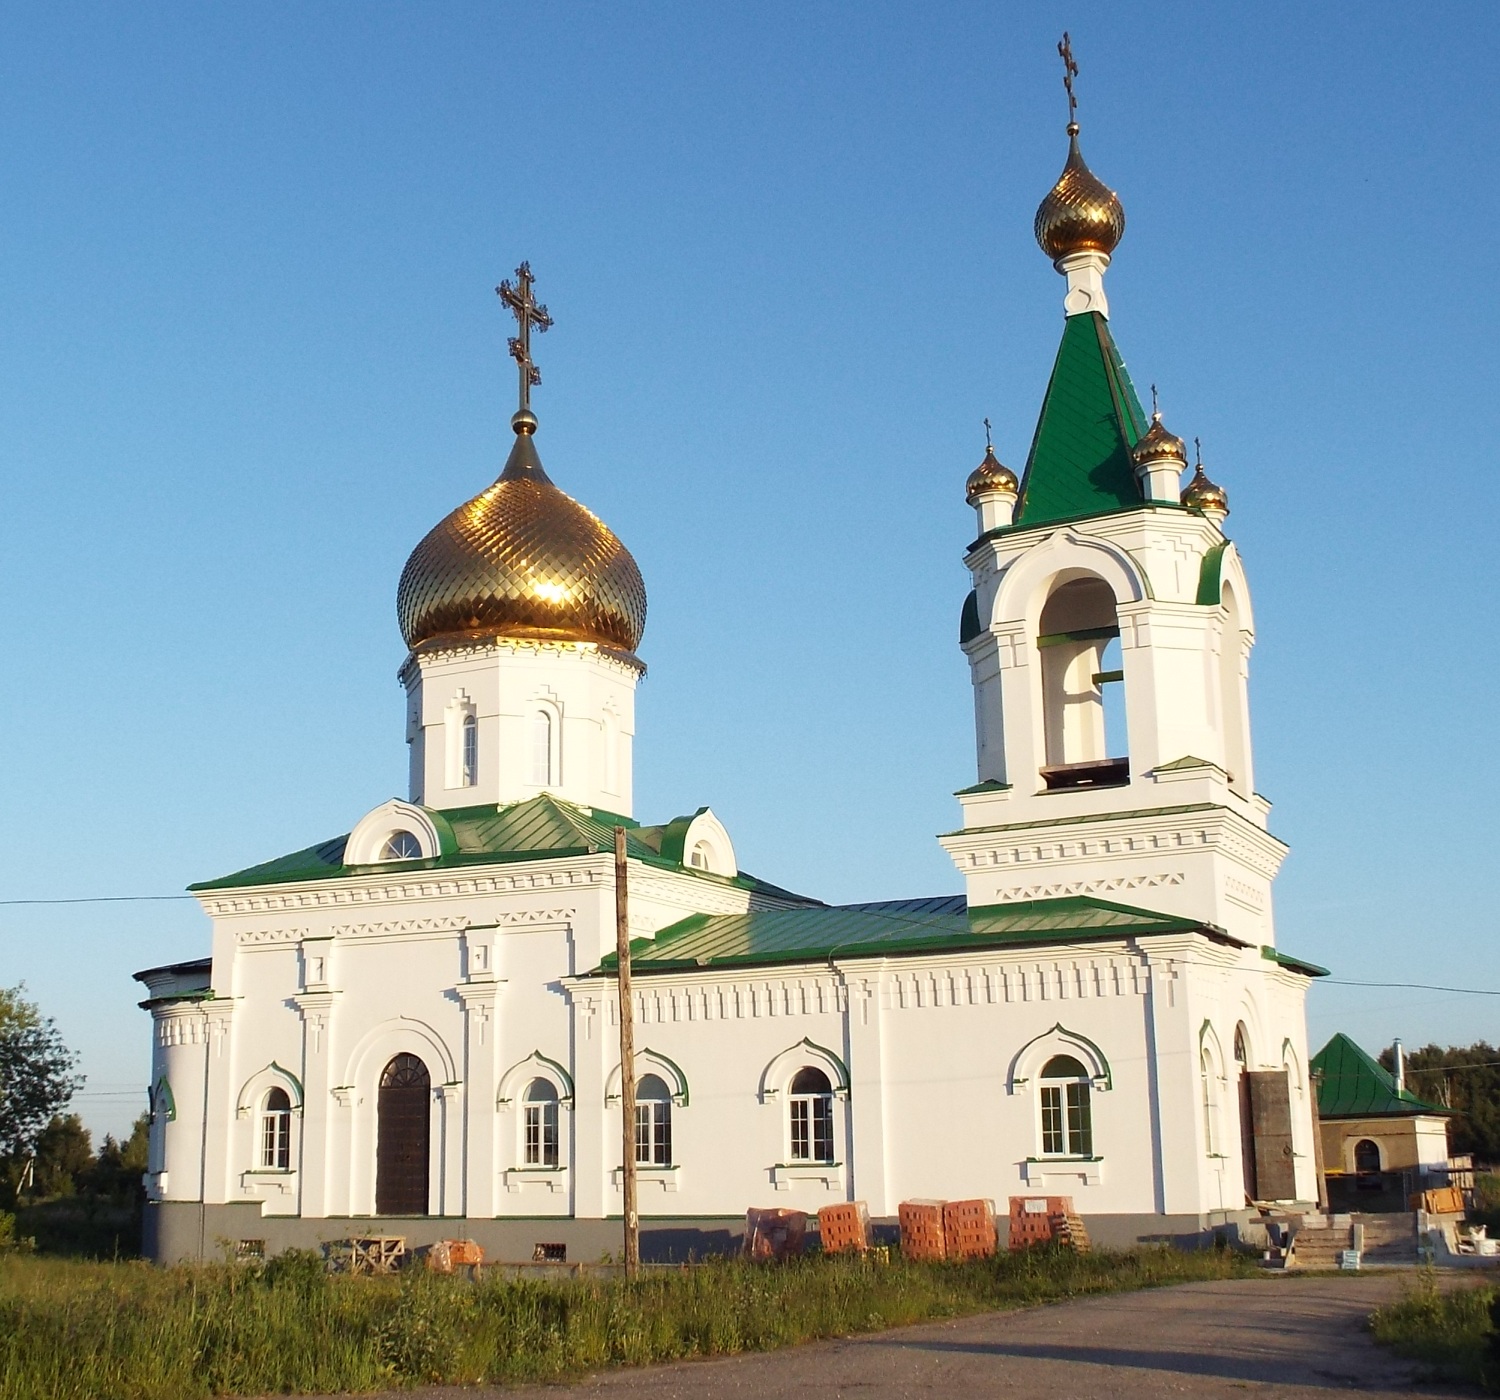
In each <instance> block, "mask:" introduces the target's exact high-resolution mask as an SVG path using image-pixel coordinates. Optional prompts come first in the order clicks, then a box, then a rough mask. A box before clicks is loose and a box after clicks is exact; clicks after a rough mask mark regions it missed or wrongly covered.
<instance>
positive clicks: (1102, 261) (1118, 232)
mask: <svg viewBox="0 0 1500 1400" xmlns="http://www.w3.org/2000/svg"><path fill="white" fill-rule="evenodd" d="M1057 51H1058V53H1059V54H1061V55H1062V60H1063V86H1064V87H1065V88H1066V89H1067V92H1068V159H1067V161H1066V162H1065V163H1064V164H1063V170H1062V174H1061V175H1059V176H1058V177H1057V183H1056V184H1055V185H1053V186H1052V188H1051V189H1050V190H1048V192H1047V197H1046V198H1045V199H1044V200H1042V202H1041V204H1040V205H1039V206H1038V208H1037V211H1036V224H1035V229H1036V241H1037V243H1038V244H1039V245H1040V247H1041V250H1042V252H1044V253H1045V254H1046V255H1047V256H1048V257H1049V258H1051V259H1052V265H1053V266H1054V267H1055V268H1056V269H1057V270H1058V271H1059V272H1061V273H1063V274H1064V275H1065V276H1066V277H1067V279H1068V294H1067V298H1066V300H1065V301H1064V304H1063V305H1064V309H1065V310H1066V311H1067V314H1068V315H1069V316H1077V315H1080V314H1082V313H1084V312H1088V311H1093V312H1097V313H1098V314H1099V315H1101V316H1106V317H1107V316H1108V315H1109V303H1108V301H1107V300H1106V299H1105V296H1104V269H1105V268H1107V267H1108V266H1109V260H1110V257H1111V255H1112V254H1113V253H1114V251H1115V248H1116V247H1117V246H1118V244H1119V242H1120V239H1121V238H1122V237H1123V236H1124V233H1125V208H1124V206H1123V205H1122V204H1121V203H1120V197H1119V195H1117V194H1116V193H1115V192H1114V191H1113V190H1112V189H1110V188H1109V186H1108V185H1106V184H1105V183H1104V182H1103V181H1102V180H1101V179H1099V177H1098V176H1097V175H1095V174H1094V172H1093V171H1092V170H1090V169H1089V168H1088V165H1087V164H1086V163H1085V162H1084V159H1083V152H1082V151H1081V150H1079V148H1078V120H1077V115H1078V101H1077V98H1076V97H1075V96H1074V94H1073V79H1074V78H1075V77H1077V75H1078V65H1077V64H1076V63H1075V62H1074V61H1073V47H1072V43H1071V41H1070V40H1069V38H1068V36H1067V35H1066V34H1064V35H1063V38H1062V43H1060V44H1059V45H1058V46H1057Z"/></svg>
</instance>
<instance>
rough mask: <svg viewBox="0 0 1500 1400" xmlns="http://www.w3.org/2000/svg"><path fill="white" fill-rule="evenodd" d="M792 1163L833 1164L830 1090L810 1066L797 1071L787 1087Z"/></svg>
mask: <svg viewBox="0 0 1500 1400" xmlns="http://www.w3.org/2000/svg"><path fill="white" fill-rule="evenodd" d="M787 1110H788V1114H789V1122H788V1127H789V1129H790V1141H791V1160H792V1161H794V1162H832V1161H833V1086H832V1085H831V1084H830V1083H829V1082H828V1076H827V1075H826V1074H824V1073H823V1071H822V1070H820V1069H814V1068H812V1067H811V1066H810V1065H809V1066H808V1067H807V1068H806V1069H799V1070H798V1071H797V1073H796V1074H794V1075H793V1076H792V1082H791V1084H790V1085H788V1087H787Z"/></svg>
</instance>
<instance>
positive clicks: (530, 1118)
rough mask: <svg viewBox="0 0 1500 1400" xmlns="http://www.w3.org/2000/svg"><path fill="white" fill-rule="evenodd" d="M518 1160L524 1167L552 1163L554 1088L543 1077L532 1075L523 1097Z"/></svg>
mask: <svg viewBox="0 0 1500 1400" xmlns="http://www.w3.org/2000/svg"><path fill="white" fill-rule="evenodd" d="M523 1106H524V1108H525V1114H524V1124H523V1128H522V1132H523V1134H524V1138H525V1140H524V1142H523V1143H522V1151H521V1163H522V1165H523V1166H527V1167H555V1166H556V1165H557V1161H558V1151H557V1090H556V1089H555V1088H553V1086H552V1084H551V1082H550V1081H549V1080H546V1079H533V1080H532V1081H531V1083H530V1084H528V1085H527V1086H526V1094H525V1097H524V1105H523Z"/></svg>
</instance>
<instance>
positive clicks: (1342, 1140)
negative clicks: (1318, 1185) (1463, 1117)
mask: <svg viewBox="0 0 1500 1400" xmlns="http://www.w3.org/2000/svg"><path fill="white" fill-rule="evenodd" d="M1312 1072H1313V1081H1314V1083H1316V1084H1317V1086H1318V1117H1319V1120H1320V1126H1319V1132H1320V1135H1321V1142H1322V1148H1323V1170H1324V1173H1325V1175H1326V1177H1327V1181H1328V1196H1329V1204H1330V1206H1331V1207H1332V1208H1333V1209H1335V1210H1338V1209H1341V1208H1342V1209H1357V1210H1381V1209H1388V1210H1405V1209H1406V1208H1407V1198H1408V1196H1409V1195H1410V1194H1411V1193H1412V1192H1414V1191H1423V1190H1427V1189H1428V1188H1430V1187H1435V1186H1446V1185H1447V1184H1448V1119H1449V1118H1450V1117H1451V1116H1452V1115H1451V1113H1450V1111H1449V1110H1448V1109H1446V1108H1442V1107H1439V1106H1438V1105H1437V1104H1430V1103H1427V1102H1426V1101H1425V1100H1423V1099H1419V1098H1418V1097H1417V1096H1416V1095H1415V1094H1413V1093H1412V1092H1411V1091H1410V1090H1409V1089H1408V1088H1407V1087H1406V1082H1405V1081H1406V1075H1405V1069H1404V1061H1403V1059H1402V1055H1401V1048H1400V1043H1399V1042H1398V1043H1397V1046H1396V1072H1395V1073H1394V1074H1393V1073H1391V1071H1389V1070H1387V1069H1386V1068H1385V1067H1384V1066H1382V1065H1381V1064H1380V1063H1379V1061H1377V1060H1375V1059H1372V1058H1371V1057H1370V1056H1369V1055H1368V1054H1366V1053H1365V1052H1364V1051H1363V1050H1362V1049H1361V1048H1360V1047H1359V1046H1358V1045H1356V1044H1355V1043H1354V1042H1353V1041H1352V1040H1350V1039H1349V1037H1348V1036H1347V1035H1343V1034H1339V1035H1336V1036H1334V1037H1333V1039H1332V1040H1330V1041H1329V1042H1328V1044H1327V1045H1325V1046H1324V1047H1323V1048H1322V1049H1321V1050H1320V1051H1318V1053H1317V1054H1316V1055H1314V1056H1313V1059H1312Z"/></svg>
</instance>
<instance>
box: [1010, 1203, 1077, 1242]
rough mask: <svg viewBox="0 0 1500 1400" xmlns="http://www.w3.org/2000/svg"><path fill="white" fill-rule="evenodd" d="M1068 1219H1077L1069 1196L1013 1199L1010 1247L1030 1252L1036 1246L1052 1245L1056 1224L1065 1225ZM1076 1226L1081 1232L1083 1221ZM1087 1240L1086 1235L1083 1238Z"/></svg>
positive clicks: (1011, 1204)
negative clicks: (1061, 1223)
mask: <svg viewBox="0 0 1500 1400" xmlns="http://www.w3.org/2000/svg"><path fill="white" fill-rule="evenodd" d="M1070 1217H1072V1218H1074V1219H1076V1218H1077V1217H1076V1216H1074V1212H1073V1198H1072V1197H1071V1196H1012V1197H1011V1198H1010V1247H1011V1248H1012V1249H1030V1248H1031V1247H1032V1245H1035V1244H1051V1243H1052V1242H1053V1240H1055V1239H1056V1238H1057V1226H1058V1223H1059V1222H1063V1223H1064V1224H1066V1222H1067V1221H1068V1220H1069V1218H1070ZM1078 1225H1079V1228H1080V1229H1082V1227H1083V1222H1082V1220H1079V1221H1078ZM1087 1238H1088V1236H1087V1235H1085V1236H1084V1239H1085V1240H1087ZM1085 1248H1087V1245H1085Z"/></svg>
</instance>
